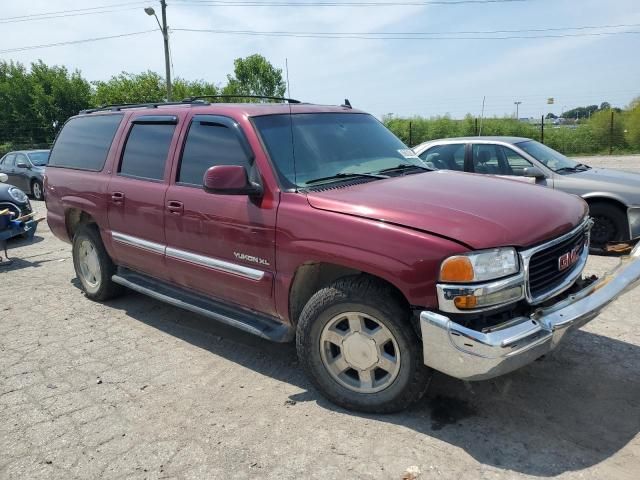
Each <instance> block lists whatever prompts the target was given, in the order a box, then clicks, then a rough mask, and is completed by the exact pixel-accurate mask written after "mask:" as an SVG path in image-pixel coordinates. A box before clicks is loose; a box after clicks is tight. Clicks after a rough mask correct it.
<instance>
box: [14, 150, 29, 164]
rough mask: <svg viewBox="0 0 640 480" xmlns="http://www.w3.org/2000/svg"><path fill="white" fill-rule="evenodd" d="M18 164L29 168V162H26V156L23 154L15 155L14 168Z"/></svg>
mask: <svg viewBox="0 0 640 480" xmlns="http://www.w3.org/2000/svg"><path fill="white" fill-rule="evenodd" d="M19 163H24V164H25V165H26V166H29V160H27V156H26V155H24V154H23V153H16V166H17V165H18V164H19Z"/></svg>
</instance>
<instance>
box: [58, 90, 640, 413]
mask: <svg viewBox="0 0 640 480" xmlns="http://www.w3.org/2000/svg"><path fill="white" fill-rule="evenodd" d="M283 100H286V99H283ZM45 192H46V195H45V198H46V202H47V208H48V222H49V226H50V227H51V230H52V231H53V232H54V234H55V235H56V236H57V237H58V238H61V239H63V240H65V241H67V242H70V243H72V249H73V262H74V266H75V271H76V274H77V277H78V279H79V280H80V283H81V285H82V289H83V290H84V292H85V294H86V296H87V297H88V298H90V299H94V300H99V301H104V300H107V299H109V298H112V297H114V296H115V295H117V294H119V293H121V291H122V289H123V287H128V288H130V289H133V290H136V291H138V292H142V293H145V294H147V295H150V296H152V297H154V298H157V299H159V300H161V301H164V302H168V303H170V304H173V305H176V306H179V307H182V308H185V309H187V310H190V311H192V312H195V313H198V314H201V315H204V316H207V317H210V318H213V319H215V320H217V321H220V322H223V323H226V324H229V325H233V326H235V327H237V328H240V329H242V330H245V331H247V332H250V333H253V334H255V335H259V336H261V337H264V338H266V339H269V340H273V341H276V342H287V341H293V340H295V341H296V345H297V352H298V356H299V359H300V363H301V364H302V365H303V366H304V368H305V370H306V372H307V373H308V375H309V377H310V379H311V381H312V382H313V384H314V385H315V386H316V387H317V389H318V390H319V391H320V392H322V393H323V394H324V395H325V396H327V397H328V398H329V399H330V400H332V401H333V402H335V403H337V404H339V405H341V406H344V407H347V408H351V409H356V410H360V411H368V412H391V411H397V410H400V409H402V408H405V407H406V406H407V405H409V404H410V403H411V402H414V401H415V400H417V399H419V398H420V397H421V395H422V394H423V393H424V391H425V390H426V388H427V385H428V383H429V378H430V374H431V372H432V371H433V370H438V371H441V372H444V373H445V374H448V375H451V376H454V377H457V378H460V379H465V380H482V379H488V378H492V377H496V376H498V375H502V374H505V373H507V372H510V371H513V370H515V369H517V368H520V367H522V366H524V365H527V364H529V363H531V362H532V361H534V360H535V359H536V358H538V357H540V356H542V355H544V354H545V353H547V352H549V351H550V350H551V349H553V348H554V347H555V346H556V345H557V344H558V342H559V341H560V340H562V339H563V337H564V336H565V334H566V333H567V332H569V331H570V330H572V329H575V328H578V327H580V326H582V325H584V324H585V323H586V322H588V321H590V320H591V319H593V318H594V317H595V316H596V315H597V314H598V313H599V312H600V311H601V310H602V309H603V308H604V307H605V306H606V305H607V304H608V303H610V302H611V301H612V300H614V299H615V298H616V297H618V296H619V295H621V294H622V293H624V292H625V291H626V290H628V289H629V288H632V287H633V286H635V285H636V284H637V283H638V280H639V278H640V261H639V260H638V259H637V257H639V256H640V247H636V248H635V249H634V250H633V252H632V254H631V255H629V256H628V257H625V258H623V259H622V260H621V262H620V265H619V266H618V267H617V269H616V270H615V271H614V272H612V273H611V274H608V275H605V276H604V277H602V278H600V279H595V278H593V277H591V278H586V279H585V278H582V271H583V268H584V266H585V263H586V261H587V256H588V248H587V245H588V243H589V229H590V226H591V220H590V219H589V216H588V209H587V205H586V204H585V202H584V201H583V200H581V199H580V198H578V197H574V196H570V195H567V194H564V193H560V192H555V191H552V190H548V189H543V188H540V187H537V186H535V185H524V184H521V183H518V182H513V181H509V180H505V179H497V178H487V177H483V176H477V175H473V174H467V173H460V172H451V171H431V170H429V169H428V168H427V167H426V166H425V164H424V163H423V162H422V161H421V160H420V159H419V158H417V157H416V156H415V155H414V154H413V152H412V151H411V150H409V149H408V148H407V147H406V146H405V145H404V144H403V143H402V142H401V141H400V140H398V139H397V138H396V137H395V136H394V135H393V134H392V133H391V132H389V131H388V130H387V129H386V128H385V127H384V126H383V125H382V124H381V123H380V122H379V121H377V120H376V119H375V118H374V117H372V116H370V115H368V114H366V113H363V112H359V111H357V110H355V109H351V108H350V106H339V107H332V106H317V105H310V104H302V103H298V102H295V101H288V104H287V103H284V102H283V103H279V104H277V103H255V104H247V103H236V104H223V103H209V102H207V101H204V100H203V99H191V100H186V101H183V102H176V103H174V104H148V105H134V106H131V105H123V106H110V107H105V108H101V109H95V110H91V111H84V112H81V114H79V115H78V116H75V117H73V118H71V119H70V120H69V121H68V122H67V123H66V124H65V126H64V128H63V129H62V131H61V132H60V134H59V135H58V138H57V140H56V142H55V145H54V147H53V150H52V153H51V158H50V161H49V166H48V167H47V172H46V179H45Z"/></svg>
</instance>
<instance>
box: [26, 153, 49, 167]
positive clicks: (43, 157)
mask: <svg viewBox="0 0 640 480" xmlns="http://www.w3.org/2000/svg"><path fill="white" fill-rule="evenodd" d="M28 156H29V160H31V163H33V164H34V165H35V166H37V167H44V166H45V165H46V164H47V162H48V161H49V152H31V153H30V154H29V155H28Z"/></svg>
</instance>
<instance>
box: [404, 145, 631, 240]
mask: <svg viewBox="0 0 640 480" xmlns="http://www.w3.org/2000/svg"><path fill="white" fill-rule="evenodd" d="M413 150H414V151H415V153H416V155H418V156H419V157H420V158H421V159H422V160H423V161H424V162H426V164H427V166H429V167H430V168H435V169H446V170H459V171H465V172H472V173H484V174H490V175H503V176H509V177H520V179H521V180H523V181H528V182H530V183H536V184H539V185H544V186H546V187H549V188H555V189H557V190H562V191H563V192H567V193H572V194H574V195H579V196H581V197H582V198H584V199H585V200H586V201H587V203H589V208H590V211H591V216H592V217H593V219H594V220H595V224H594V226H593V229H592V231H591V246H592V247H595V248H601V247H603V246H604V245H605V244H607V243H608V242H615V241H626V240H633V239H636V238H638V237H640V175H639V174H636V173H631V172H623V171H618V170H607V169H604V168H591V167H590V166H588V165H585V164H583V163H578V162H575V161H574V160H571V159H569V158H567V157H565V156H564V155H562V154H561V153H559V152H556V151H555V150H553V149H551V148H549V147H547V146H546V145H543V144H542V143H540V142H536V141H535V140H531V139H529V138H519V137H464V138H447V139H441V140H432V141H429V142H425V143H422V144H420V145H418V146H417V147H414V149H413ZM524 213H525V212H523V214H524Z"/></svg>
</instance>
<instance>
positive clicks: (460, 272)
mask: <svg viewBox="0 0 640 480" xmlns="http://www.w3.org/2000/svg"><path fill="white" fill-rule="evenodd" d="M474 276H475V275H474V272H473V264H472V263H471V260H469V257H466V256H455V257H449V258H447V259H446V260H445V261H444V262H442V266H441V267H440V280H441V281H443V282H455V283H458V282H473V278H474Z"/></svg>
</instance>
